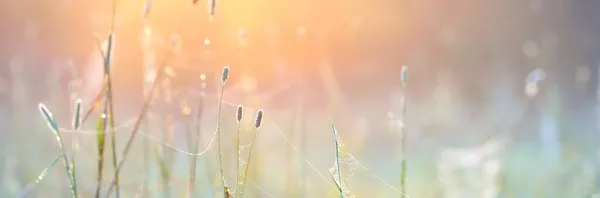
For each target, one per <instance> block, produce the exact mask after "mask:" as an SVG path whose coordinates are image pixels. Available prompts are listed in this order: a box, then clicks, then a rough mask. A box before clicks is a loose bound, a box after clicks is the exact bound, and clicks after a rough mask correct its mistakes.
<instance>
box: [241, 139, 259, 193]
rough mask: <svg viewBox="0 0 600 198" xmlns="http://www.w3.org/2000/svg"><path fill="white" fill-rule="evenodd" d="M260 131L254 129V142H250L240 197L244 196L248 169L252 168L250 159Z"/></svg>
mask: <svg viewBox="0 0 600 198" xmlns="http://www.w3.org/2000/svg"><path fill="white" fill-rule="evenodd" d="M257 133H258V129H256V130H255V131H254V135H253V137H252V142H251V143H250V151H249V153H248V160H247V161H246V168H245V169H244V174H242V183H240V192H239V193H240V196H239V197H240V198H242V197H244V189H245V187H246V179H247V178H248V169H250V159H251V158H252V150H254V140H256V134H257Z"/></svg>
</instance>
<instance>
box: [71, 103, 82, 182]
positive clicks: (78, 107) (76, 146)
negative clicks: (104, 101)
mask: <svg viewBox="0 0 600 198" xmlns="http://www.w3.org/2000/svg"><path fill="white" fill-rule="evenodd" d="M80 125H81V100H80V99H77V100H75V112H74V114H73V130H75V131H79V127H80ZM72 147H73V154H72V155H71V177H73V178H77V175H76V169H75V154H76V153H77V149H79V142H78V140H77V134H75V135H74V137H73V140H72ZM75 191H76V192H77V186H76V187H75Z"/></svg>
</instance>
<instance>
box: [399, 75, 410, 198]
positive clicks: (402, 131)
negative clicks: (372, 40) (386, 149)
mask: <svg viewBox="0 0 600 198" xmlns="http://www.w3.org/2000/svg"><path fill="white" fill-rule="evenodd" d="M400 75H401V77H400V80H401V81H402V127H401V128H400V135H401V136H402V137H401V138H402V142H401V147H402V148H401V152H402V153H401V155H402V172H401V176H400V177H401V181H400V192H402V193H403V194H406V175H407V167H406V102H407V98H406V94H407V91H406V84H407V81H408V68H407V67H406V66H402V70H401V74H400Z"/></svg>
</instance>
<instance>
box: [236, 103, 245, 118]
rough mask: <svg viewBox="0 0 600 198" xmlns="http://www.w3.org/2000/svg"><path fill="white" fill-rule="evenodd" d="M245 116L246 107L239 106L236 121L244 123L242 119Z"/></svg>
mask: <svg viewBox="0 0 600 198" xmlns="http://www.w3.org/2000/svg"><path fill="white" fill-rule="evenodd" d="M243 116H244V106H242V105H238V107H237V114H236V119H237V121H238V122H241V121H242V117H243Z"/></svg>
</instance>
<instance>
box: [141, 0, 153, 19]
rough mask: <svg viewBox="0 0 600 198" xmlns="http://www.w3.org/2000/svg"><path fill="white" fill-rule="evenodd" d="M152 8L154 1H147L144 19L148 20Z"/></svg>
mask: <svg viewBox="0 0 600 198" xmlns="http://www.w3.org/2000/svg"><path fill="white" fill-rule="evenodd" d="M151 8H152V0H146V3H145V4H144V9H143V10H142V14H143V15H142V16H143V17H144V19H148V15H149V14H150V9H151Z"/></svg>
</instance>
